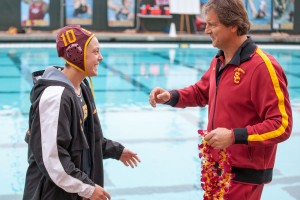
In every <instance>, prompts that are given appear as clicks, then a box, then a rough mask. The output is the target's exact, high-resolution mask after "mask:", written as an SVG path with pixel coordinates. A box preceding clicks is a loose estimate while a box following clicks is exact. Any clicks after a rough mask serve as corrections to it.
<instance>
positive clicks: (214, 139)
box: [204, 128, 234, 149]
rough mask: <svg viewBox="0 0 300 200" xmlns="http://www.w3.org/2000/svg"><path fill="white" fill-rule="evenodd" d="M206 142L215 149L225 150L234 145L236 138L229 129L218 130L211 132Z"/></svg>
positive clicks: (205, 138) (206, 137)
mask: <svg viewBox="0 0 300 200" xmlns="http://www.w3.org/2000/svg"><path fill="white" fill-rule="evenodd" d="M204 140H205V141H207V143H208V145H210V146H212V147H213V148H215V149H225V148H227V147H229V146H230V145H232V144H233V143H234V136H233V134H232V132H231V130H229V129H227V128H216V129H215V130H212V131H211V132H209V133H208V134H207V135H206V136H205V137H204Z"/></svg>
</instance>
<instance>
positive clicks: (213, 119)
mask: <svg viewBox="0 0 300 200" xmlns="http://www.w3.org/2000/svg"><path fill="white" fill-rule="evenodd" d="M217 96H218V83H217V85H216V92H215V102H214V113H213V118H212V130H214V129H215V127H214V122H215V114H216V105H217Z"/></svg>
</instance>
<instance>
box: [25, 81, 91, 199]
mask: <svg viewBox="0 0 300 200" xmlns="http://www.w3.org/2000/svg"><path fill="white" fill-rule="evenodd" d="M63 92H64V87H61V86H50V87H47V88H46V89H45V90H44V92H43V94H42V95H41V97H40V101H39V104H38V105H36V115H35V116H34V118H33V119H32V123H31V135H30V140H29V146H30V149H31V151H32V153H33V155H34V158H35V160H36V162H37V164H38V166H39V169H40V170H41V172H42V173H43V174H44V175H45V176H46V177H48V178H50V179H51V180H52V181H53V182H54V183H55V184H56V185H57V186H58V187H60V188H62V189H63V190H65V191H66V192H68V193H77V194H78V195H79V196H82V197H85V198H89V197H91V195H92V194H93V192H94V190H95V187H94V183H93V182H92V181H91V180H90V179H89V178H88V176H87V175H86V174H85V173H83V172H82V171H81V170H79V169H78V168H76V167H75V164H74V163H73V162H72V160H71V156H70V153H69V151H68V147H70V144H71V142H72V136H71V133H70V123H71V121H70V120H72V117H71V115H72V113H71V108H70V105H69V103H67V100H66V98H63Z"/></svg>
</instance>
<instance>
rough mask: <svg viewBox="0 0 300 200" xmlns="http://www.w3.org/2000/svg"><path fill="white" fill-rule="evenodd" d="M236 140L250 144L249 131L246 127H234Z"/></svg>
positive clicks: (238, 142)
mask: <svg viewBox="0 0 300 200" xmlns="http://www.w3.org/2000/svg"><path fill="white" fill-rule="evenodd" d="M233 133H234V137H235V142H234V144H248V132H247V129H246V128H234V129H233Z"/></svg>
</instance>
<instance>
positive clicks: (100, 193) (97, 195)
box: [89, 184, 110, 200]
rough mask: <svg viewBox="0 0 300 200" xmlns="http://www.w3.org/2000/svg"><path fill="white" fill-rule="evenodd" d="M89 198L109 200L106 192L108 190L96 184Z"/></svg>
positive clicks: (91, 199)
mask: <svg viewBox="0 0 300 200" xmlns="http://www.w3.org/2000/svg"><path fill="white" fill-rule="evenodd" d="M89 199H90V200H110V195H109V194H108V192H106V191H105V190H104V188H103V187H101V186H99V185H97V184H96V185H95V190H94V192H93V194H92V196H91V197H90V198H89Z"/></svg>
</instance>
